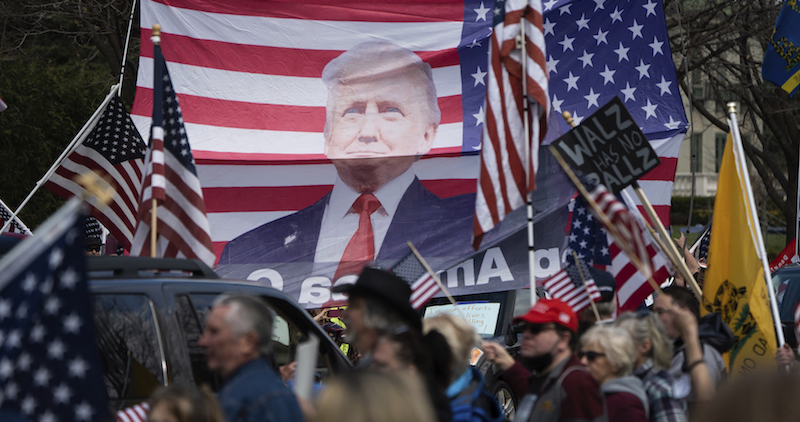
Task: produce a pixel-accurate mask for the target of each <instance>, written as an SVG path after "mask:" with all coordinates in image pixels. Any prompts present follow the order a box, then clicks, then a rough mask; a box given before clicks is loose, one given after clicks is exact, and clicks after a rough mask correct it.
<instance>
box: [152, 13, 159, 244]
mask: <svg viewBox="0 0 800 422" xmlns="http://www.w3.org/2000/svg"><path fill="white" fill-rule="evenodd" d="M151 40H152V41H153V46H157V45H161V25H159V24H154V25H153V36H152V38H151ZM158 65H159V63H158V61H156V63H155V64H154V67H153V69H155V68H156V67H158ZM154 71H155V70H154ZM153 89H158V88H157V87H156V86H155V85H154V86H153ZM151 142H152V140H151ZM151 148H152V145H151ZM153 196H154V197H153V199H152V200H151V201H150V209H151V210H152V211H151V212H150V257H151V258H155V257H156V246H157V245H156V241H157V240H158V239H157V238H156V225H157V224H158V217H157V215H156V211H157V210H158V204H157V203H156V202H157V200H156V198H155V195H153Z"/></svg>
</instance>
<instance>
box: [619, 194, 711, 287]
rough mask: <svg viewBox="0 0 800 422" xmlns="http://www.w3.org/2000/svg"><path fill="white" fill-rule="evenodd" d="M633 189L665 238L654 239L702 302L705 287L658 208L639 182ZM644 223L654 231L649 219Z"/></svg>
mask: <svg viewBox="0 0 800 422" xmlns="http://www.w3.org/2000/svg"><path fill="white" fill-rule="evenodd" d="M633 191H634V192H636V196H638V197H639V202H641V203H642V206H643V207H644V210H645V212H646V213H647V216H648V217H650V219H651V220H653V221H654V224H655V226H656V229H657V230H658V234H660V235H661V237H663V238H664V241H663V242H662V241H661V240H660V239H659V238H658V236H655V235H653V240H655V241H656V242H657V243H658V244H659V246H661V250H663V251H664V253H666V255H667V258H669V260H670V261H672V264H673V265H675V267H677V268H678V271H679V272H680V273H681V275H682V276H683V278H684V280H686V281H687V282H688V283H689V286H691V288H692V290H693V291H694V294H695V295H696V296H697V299H698V300H700V301H701V302H702V300H703V289H701V288H700V285H699V284H697V280H695V279H694V275H692V273H690V272H689V266H687V265H686V261H684V260H683V259H682V258H681V255H680V252H679V251H678V248H676V247H675V244H674V243H673V242H672V236H670V235H669V234H668V233H667V229H666V227H664V224H663V223H662V222H661V219H660V218H658V214H656V210H655V209H654V208H653V205H652V204H651V203H650V200H648V199H647V196H646V195H645V194H644V191H643V190H642V188H641V187H640V186H639V183H637V182H633ZM644 224H645V225H646V226H647V228H648V229H649V230H650V231H651V232H653V227H652V226H651V225H650V223H649V222H648V221H647V220H644Z"/></svg>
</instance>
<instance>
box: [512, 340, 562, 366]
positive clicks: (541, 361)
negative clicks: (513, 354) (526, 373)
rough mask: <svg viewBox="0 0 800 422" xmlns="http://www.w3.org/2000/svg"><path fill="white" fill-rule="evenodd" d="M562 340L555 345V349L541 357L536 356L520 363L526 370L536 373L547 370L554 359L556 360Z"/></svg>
mask: <svg viewBox="0 0 800 422" xmlns="http://www.w3.org/2000/svg"><path fill="white" fill-rule="evenodd" d="M559 341H560V340H557V341H556V344H554V345H553V348H552V349H551V350H550V351H549V352H547V353H545V354H543V355H540V356H534V357H532V358H522V359H521V361H520V363H521V364H522V366H524V367H525V368H528V369H529V370H531V371H533V372H534V373H537V374H538V373H540V372H542V371H544V370H545V369H547V368H548V367H549V366H550V364H552V363H553V359H554V358H555V353H556V349H558V343H559Z"/></svg>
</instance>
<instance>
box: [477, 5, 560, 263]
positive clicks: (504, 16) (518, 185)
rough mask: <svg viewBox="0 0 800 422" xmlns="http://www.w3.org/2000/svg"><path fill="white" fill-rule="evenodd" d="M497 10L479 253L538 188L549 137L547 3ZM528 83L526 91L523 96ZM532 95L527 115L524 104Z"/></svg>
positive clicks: (491, 54)
mask: <svg viewBox="0 0 800 422" xmlns="http://www.w3.org/2000/svg"><path fill="white" fill-rule="evenodd" d="M495 11H496V12H498V11H499V12H501V13H495V14H494V31H493V32H492V36H491V38H490V39H489V43H490V45H489V66H488V71H487V72H488V75H487V82H486V108H485V110H483V109H482V110H481V111H485V114H484V115H482V116H481V117H482V118H483V119H485V125H484V126H483V145H482V147H481V167H480V174H479V176H478V195H477V199H476V203H475V233H474V239H475V240H474V246H475V247H476V248H477V246H478V245H479V244H480V241H481V238H482V237H483V234H484V233H486V232H487V231H489V230H490V229H491V228H492V227H494V226H496V225H497V224H498V223H499V222H500V221H501V220H502V219H503V218H504V217H505V216H506V214H508V213H510V212H511V211H513V210H515V209H517V208H519V207H521V206H523V205H524V204H525V203H526V201H527V195H528V192H529V191H532V190H533V189H534V188H535V180H536V165H537V164H538V160H539V143H540V142H541V141H542V140H543V139H544V135H545V133H546V132H547V123H546V122H547V112H548V110H549V109H550V103H549V98H548V95H547V79H548V78H547V70H546V64H545V46H544V34H543V32H542V2H541V1H540V0H531V1H527V0H506V1H502V0H501V1H498V2H496V4H495ZM502 12H504V13H502ZM521 25H522V26H524V30H525V45H524V46H523V47H524V48H523V49H522V50H520V49H517V38H518V37H520V26H521ZM523 51H524V53H523ZM522 62H524V68H523V63H522ZM523 69H524V70H525V72H526V74H525V75H523V74H522V72H523ZM523 78H525V79H526V81H525V89H526V92H523ZM526 95H527V97H528V109H529V110H528V114H527V115H526V114H525V110H524V104H523V100H524V96H526ZM526 118H527V120H528V133H527V134H526V133H525V123H524V122H525V119H526ZM526 142H527V143H528V145H527V146H526ZM526 150H527V151H526ZM526 153H527V154H529V155H527V156H526Z"/></svg>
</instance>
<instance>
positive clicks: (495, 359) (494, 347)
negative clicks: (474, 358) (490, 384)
mask: <svg viewBox="0 0 800 422" xmlns="http://www.w3.org/2000/svg"><path fill="white" fill-rule="evenodd" d="M481 350H483V353H485V354H486V359H487V360H488V361H489V362H492V363H493V364H495V365H497V366H498V367H499V368H500V369H502V370H503V371H506V370H508V368H511V367H512V366H514V358H513V357H511V355H510V354H509V353H508V351H507V350H506V348H505V347H503V346H501V345H500V344H498V343H495V342H493V341H484V342H482V343H481Z"/></svg>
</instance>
